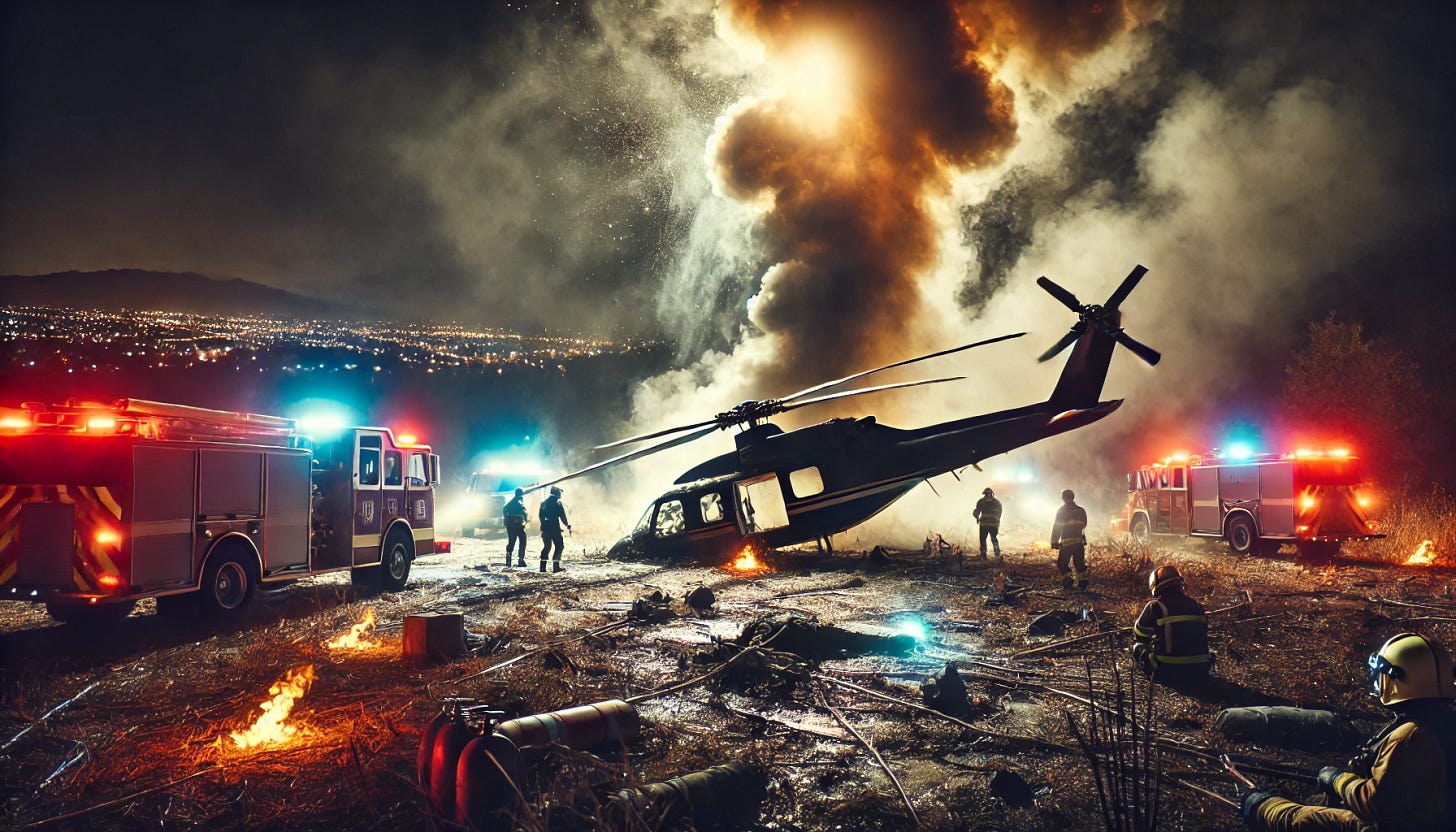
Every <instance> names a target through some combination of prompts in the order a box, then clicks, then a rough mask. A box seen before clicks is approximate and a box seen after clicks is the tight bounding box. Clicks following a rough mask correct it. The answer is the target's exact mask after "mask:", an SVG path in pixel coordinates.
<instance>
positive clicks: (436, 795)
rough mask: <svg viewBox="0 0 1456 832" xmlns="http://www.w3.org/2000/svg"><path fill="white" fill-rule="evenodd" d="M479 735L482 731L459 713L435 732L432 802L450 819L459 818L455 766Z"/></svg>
mask: <svg viewBox="0 0 1456 832" xmlns="http://www.w3.org/2000/svg"><path fill="white" fill-rule="evenodd" d="M476 736H479V732H477V731H474V730H471V728H470V726H469V725H466V724H465V718H464V717H463V716H460V715H459V714H456V715H455V716H454V717H453V718H452V719H451V720H450V721H449V722H447V723H446V724H445V725H444V727H442V728H440V730H439V731H438V732H437V733H436V734H435V746H434V750H433V752H432V753H431V756H430V772H429V774H430V785H429V790H430V792H429V793H430V803H431V805H433V806H434V807H435V811H436V812H438V813H440V814H441V815H442V816H444V817H446V818H454V817H455V768H456V764H457V763H458V762H459V761H460V752H461V751H463V750H464V749H465V746H466V744H467V743H469V742H470V740H471V739H472V738H474V737H476Z"/></svg>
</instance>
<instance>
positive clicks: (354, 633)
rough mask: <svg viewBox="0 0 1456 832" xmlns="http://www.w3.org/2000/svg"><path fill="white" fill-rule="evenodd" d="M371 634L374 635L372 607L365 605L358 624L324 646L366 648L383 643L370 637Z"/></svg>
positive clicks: (331, 648)
mask: <svg viewBox="0 0 1456 832" xmlns="http://www.w3.org/2000/svg"><path fill="white" fill-rule="evenodd" d="M372 635H374V608H373V607H365V608H364V618H363V619H362V620H361V621H360V622H359V623H358V624H355V625H354V626H353V627H350V628H349V632H347V633H344V634H343V635H341V636H339V637H338V638H336V639H334V640H333V641H331V642H329V643H328V644H326V645H324V646H325V647H327V648H329V649H330V650H368V649H370V648H372V647H378V646H379V645H381V644H383V643H384V642H382V641H380V640H379V639H376V638H370V636H372Z"/></svg>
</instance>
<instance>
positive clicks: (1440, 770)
mask: <svg viewBox="0 0 1456 832" xmlns="http://www.w3.org/2000/svg"><path fill="white" fill-rule="evenodd" d="M1432 728H1433V726H1428V725H1423V724H1421V723H1420V722H1401V723H1398V724H1397V726H1396V727H1395V729H1394V730H1392V731H1389V733H1386V734H1385V735H1384V737H1383V738H1382V739H1381V740H1380V742H1379V744H1378V745H1377V746H1376V747H1375V760H1374V763H1373V764H1372V765H1371V766H1370V772H1369V774H1370V776H1369V777H1366V776H1363V775H1361V774H1354V773H1351V772H1345V773H1343V774H1341V775H1339V776H1338V777H1336V778H1335V784H1334V785H1335V791H1336V792H1338V793H1339V795H1340V802H1341V803H1342V804H1343V805H1342V806H1340V807H1339V808H1328V807H1324V806H1304V805H1301V804H1299V803H1295V802H1294V801H1292V800H1286V799H1285V798H1282V797H1271V798H1269V799H1268V800H1265V801H1264V802H1263V803H1260V804H1259V808H1258V810H1257V811H1256V812H1255V814H1254V817H1253V818H1252V819H1250V821H1249V826H1250V827H1251V828H1253V829H1256V830H1261V832H1263V830H1267V831H1268V832H1310V830H1340V832H1374V830H1377V829H1378V830H1379V832H1438V831H1439V830H1450V829H1452V825H1451V822H1452V820H1453V817H1452V815H1451V809H1452V807H1451V803H1450V801H1451V799H1452V795H1451V784H1450V780H1451V778H1450V777H1449V776H1448V769H1447V767H1448V766H1449V765H1450V764H1451V762H1450V759H1449V757H1448V755H1447V751H1446V749H1445V748H1444V747H1443V746H1446V745H1448V744H1449V741H1448V742H1443V741H1442V738H1441V732H1440V731H1438V730H1432Z"/></svg>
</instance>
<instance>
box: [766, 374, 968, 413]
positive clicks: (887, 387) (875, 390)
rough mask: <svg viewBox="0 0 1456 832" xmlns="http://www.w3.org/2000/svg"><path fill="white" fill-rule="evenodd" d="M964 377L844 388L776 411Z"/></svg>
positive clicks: (962, 377) (780, 411)
mask: <svg viewBox="0 0 1456 832" xmlns="http://www.w3.org/2000/svg"><path fill="white" fill-rule="evenodd" d="M964 378H965V376H947V377H945V378H927V379H921V380H920V381H902V382H900V383H898V384H881V385H880V386H879V387H866V388H864V389H861V390H845V391H844V392H843V393H830V394H829V395H827V396H818V397H816V398H812V399H805V400H804V401H802V402H794V403H793V404H788V405H784V406H782V407H780V408H778V412H779V413H784V412H786V411H789V410H798V409H799V408H801V407H808V406H809V405H811V404H819V403H820V402H829V401H834V400H835V399H847V398H849V397H850V396H862V395H864V394H865V393H878V392H880V391H882V390H894V389H896V388H899V387H919V386H920V385H922V384H940V383H942V382H946V381H961V380H963V379H964Z"/></svg>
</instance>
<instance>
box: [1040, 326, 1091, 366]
mask: <svg viewBox="0 0 1456 832" xmlns="http://www.w3.org/2000/svg"><path fill="white" fill-rule="evenodd" d="M1086 328H1087V326H1086V325H1085V324H1083V323H1081V322H1080V321H1079V322H1078V323H1077V324H1076V325H1075V326H1073V327H1072V328H1071V329H1069V330H1067V334H1066V335H1063V336H1062V340H1060V341H1058V342H1057V343H1056V344H1054V345H1052V348H1051V349H1049V350H1047V351H1046V352H1044V353H1042V354H1041V357H1040V358H1037V361H1047V360H1049V359H1051V358H1052V357H1053V356H1055V355H1056V354H1057V353H1059V352H1061V351H1062V350H1064V349H1066V348H1067V347H1070V346H1071V345H1072V343H1073V342H1074V341H1076V340H1077V339H1078V338H1080V337H1082V331H1083V330H1085V329H1086Z"/></svg>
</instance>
